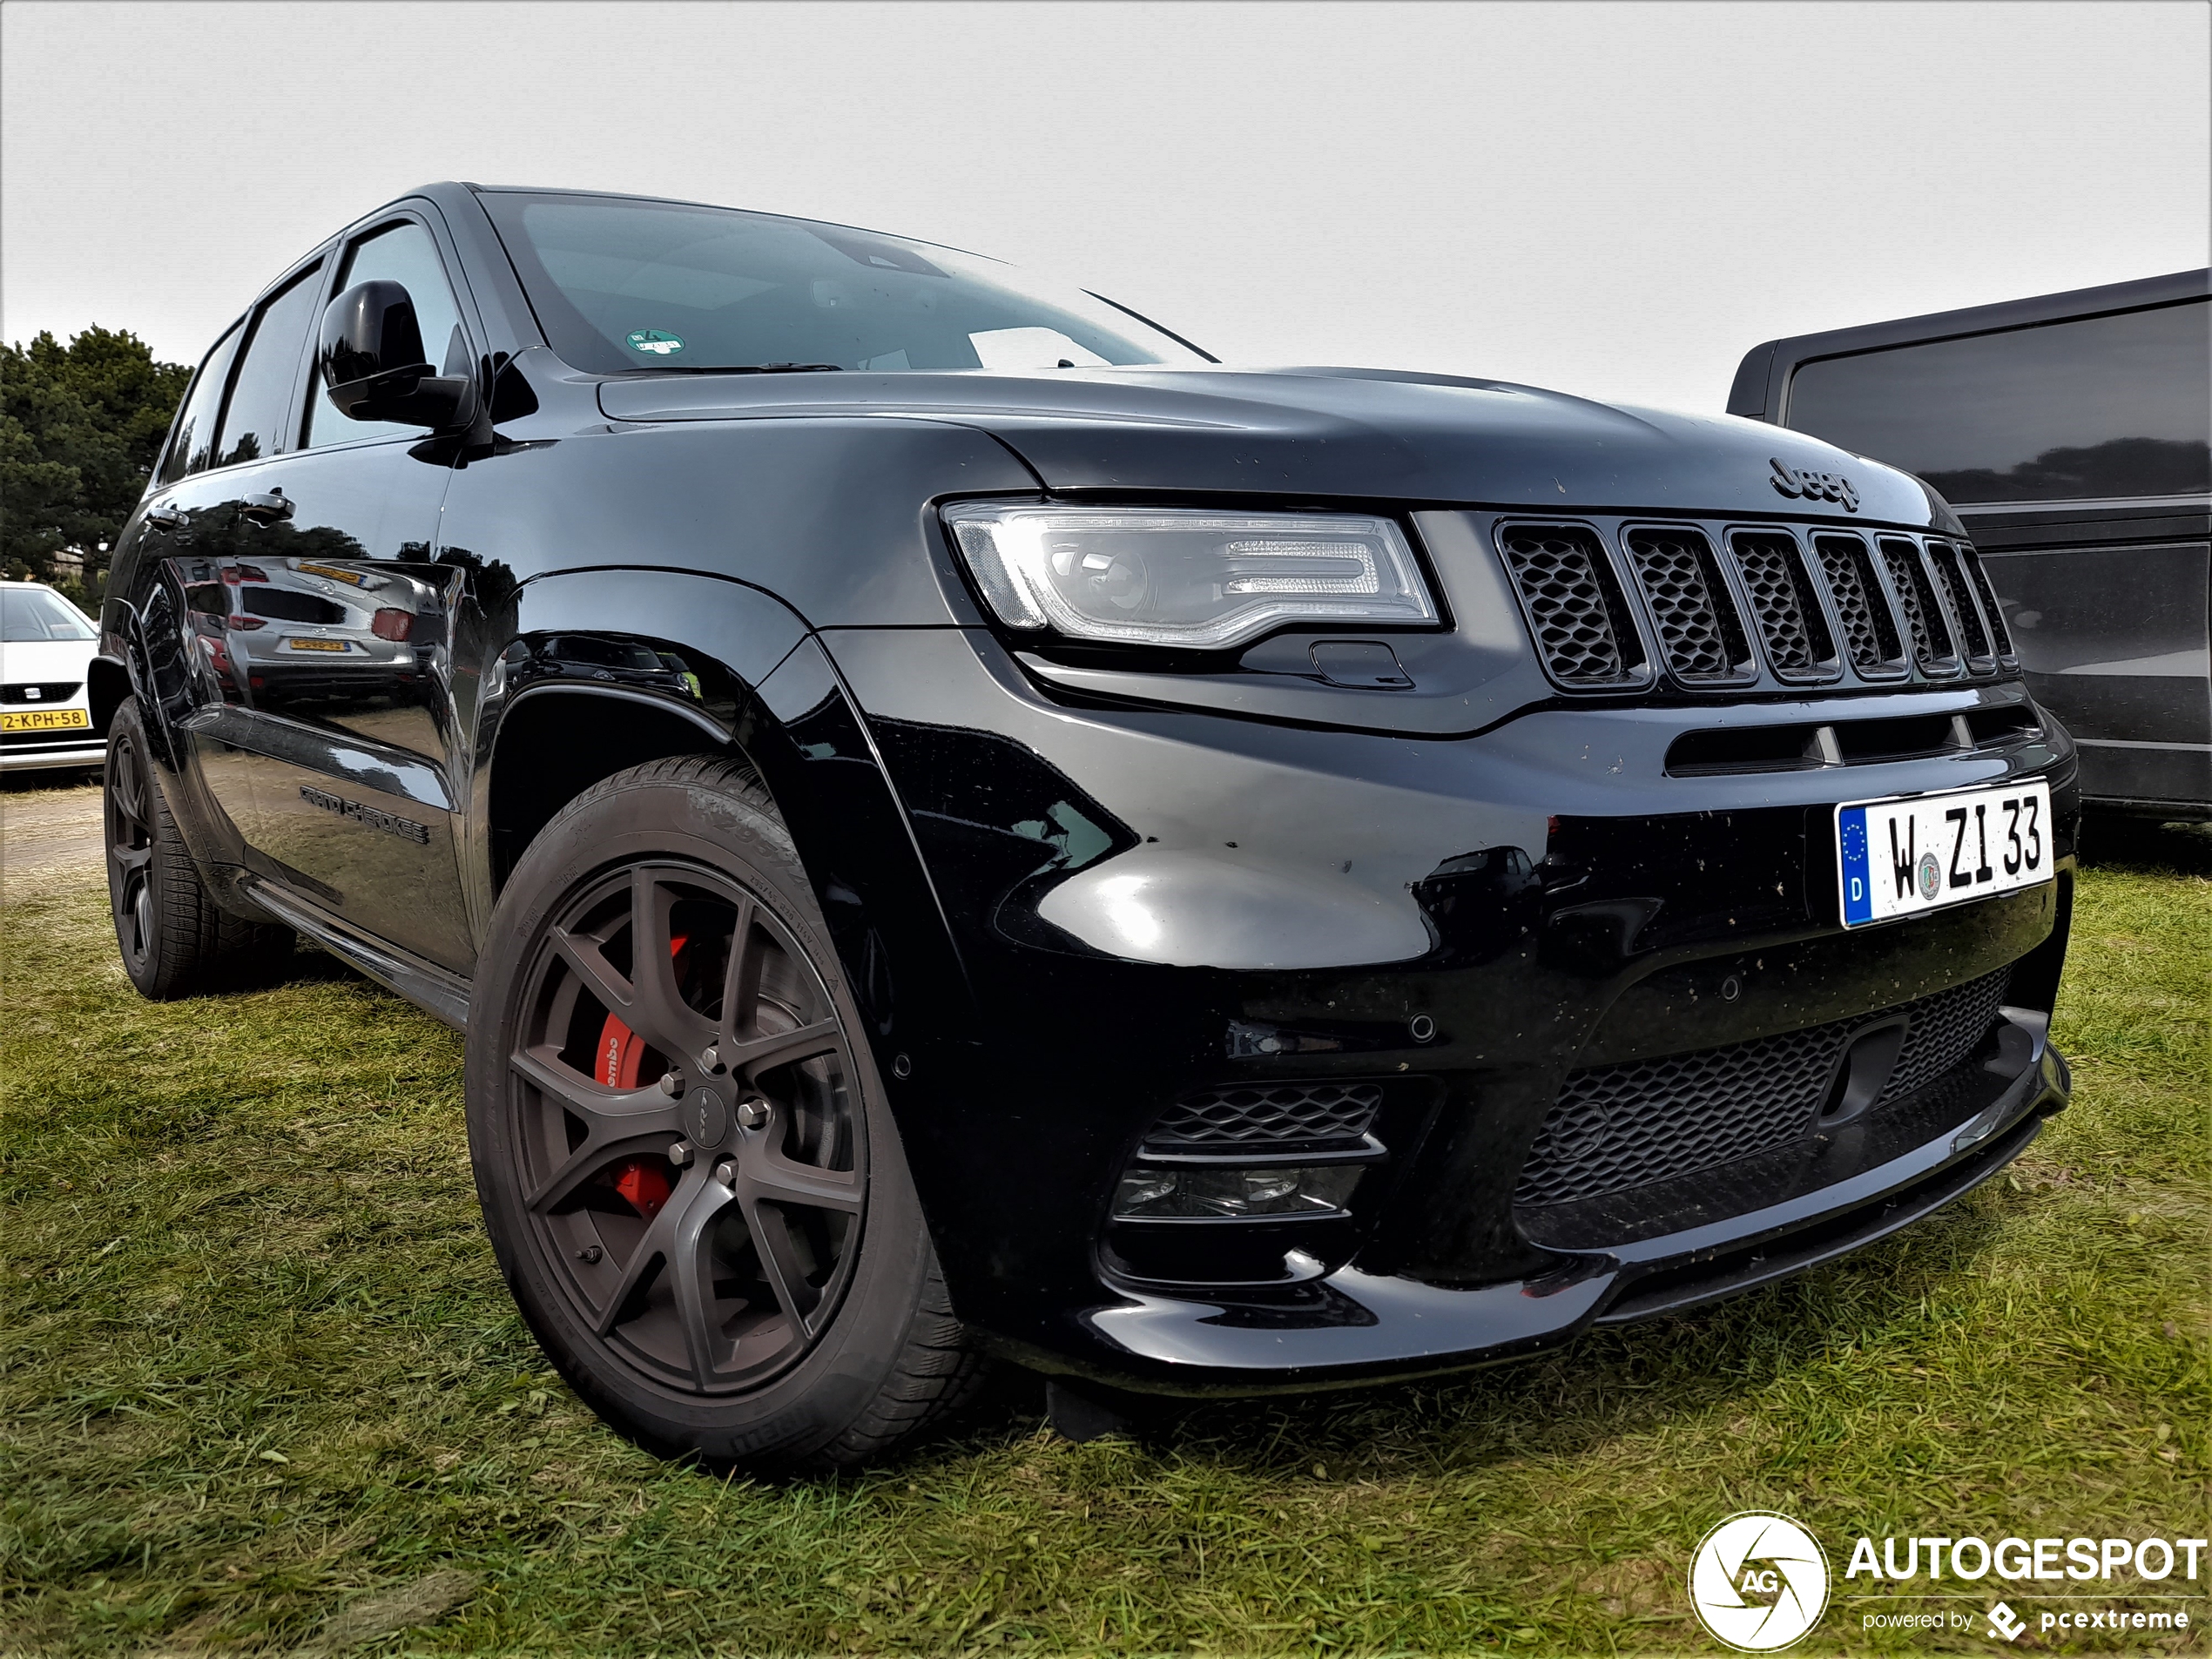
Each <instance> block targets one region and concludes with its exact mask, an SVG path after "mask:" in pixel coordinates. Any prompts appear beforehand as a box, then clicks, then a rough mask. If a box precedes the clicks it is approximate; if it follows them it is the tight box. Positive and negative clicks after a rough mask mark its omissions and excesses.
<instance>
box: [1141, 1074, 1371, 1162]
mask: <svg viewBox="0 0 2212 1659" xmlns="http://www.w3.org/2000/svg"><path fill="white" fill-rule="evenodd" d="M1381 1105H1382V1089H1381V1087H1380V1085H1379V1084H1376V1083H1334V1082H1285V1083H1268V1084H1260V1085H1255V1086H1253V1087H1251V1088H1244V1089H1208V1090H1206V1091H1205V1093H1204V1094H1201V1095H1192V1096H1188V1097H1187V1098H1185V1099H1183V1100H1179V1101H1177V1103H1175V1104H1174V1105H1172V1106H1170V1108H1168V1109H1167V1110H1166V1111H1165V1112H1163V1113H1162V1114H1161V1116H1160V1121H1159V1122H1158V1123H1155V1124H1153V1125H1152V1128H1151V1131H1150V1133H1149V1134H1147V1135H1146V1136H1145V1137H1144V1144H1145V1145H1146V1146H1148V1147H1152V1146H1157V1147H1192V1146H1204V1147H1251V1148H1254V1149H1258V1148H1263V1147H1268V1146H1275V1145H1285V1144H1290V1145H1297V1144H1302V1143H1305V1142H1308V1141H1356V1140H1358V1139H1359V1137H1360V1136H1363V1135H1365V1134H1366V1132H1367V1126H1368V1125H1369V1124H1370V1123H1373V1122H1374V1118H1375V1112H1376V1110H1377V1109H1379V1107H1380V1106H1381Z"/></svg>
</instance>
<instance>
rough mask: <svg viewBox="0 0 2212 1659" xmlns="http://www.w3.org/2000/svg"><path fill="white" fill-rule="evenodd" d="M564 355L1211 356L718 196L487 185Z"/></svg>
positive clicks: (1012, 284) (845, 360)
mask: <svg viewBox="0 0 2212 1659" xmlns="http://www.w3.org/2000/svg"><path fill="white" fill-rule="evenodd" d="M480 199H481V200H482V202H483V204H484V206H485V207H486V208H487V209H488V210H489V212H490V213H491V217H492V219H493V222H494V223H495V224H496V225H497V226H498V227H499V233H500V235H501V237H502V239H504V240H505V242H506V244H507V251H508V253H509V254H510V255H511V256H512V257H513V259H514V261H515V266H516V270H517V271H518V272H519V273H521V276H522V279H523V287H524V288H525V289H527V290H528V291H529V300H530V305H531V307H532V308H533V309H535V310H536V313H537V319H538V321H539V322H540V323H541V324H542V325H543V327H544V329H545V333H546V337H547V339H548V340H549V341H550V342H551V344H552V347H553V349H554V350H555V351H556V352H558V353H559V354H561V356H562V357H563V359H565V360H566V361H569V362H570V363H572V364H574V365H575V366H576V367H577V368H582V369H586V370H589V371H591V372H593V373H597V374H619V373H622V372H624V371H625V370H636V369H651V368H795V367H802V366H803V367H812V368H842V369H958V368H1000V369H1029V368H1081V367H1086V366H1091V365H1096V364H1102V363H1175V364H1194V363H1202V362H1204V361H1208V360H1207V359H1206V358H1205V357H1204V355H1203V354H1200V353H1199V352H1197V351H1195V350H1193V349H1192V348H1191V347H1189V346H1186V345H1184V343H1182V342H1181V341H1177V339H1175V338H1174V337H1173V336H1172V335H1170V334H1163V333H1162V332H1161V331H1160V330H1159V329H1157V328H1155V327H1151V326H1150V324H1147V323H1145V322H1143V321H1141V320H1139V319H1137V318H1136V317H1133V316H1131V315H1130V314H1128V313H1127V312H1125V311H1123V310H1121V309H1120V308H1118V307H1115V306H1111V305H1108V304H1107V303H1106V302H1105V301H1103V300H1096V299H1094V298H1092V297H1091V296H1090V295H1089V294H1087V293H1081V292H1079V291H1076V290H1073V289H1070V290H1069V291H1067V292H1064V293H1053V292H1049V291H1048V290H1047V289H1045V288H1044V287H1041V286H1038V285H1035V284H1032V283H1030V282H1028V281H1027V280H1024V279H1023V278H1022V275H1021V273H1018V272H1016V271H1015V269H1014V268H1013V267H1012V266H1005V265H1001V264H999V263H998V262H997V261H996V260H985V259H979V258H977V257H976V256H974V254H970V253H955V252H954V251H953V250H952V249H950V248H941V247H932V246H929V245H928V244H927V243H923V242H907V241H900V240H899V239H896V238H894V237H888V236H879V235H877V234H876V233H874V232H873V231H853V230H846V229H843V228H841V227H840V226H834V225H817V224H814V223H813V222H811V221H809V220H806V219H780V218H777V217H775V216H773V215H771V214H765V213H743V212H735V211H733V210H732V209H729V208H722V207H686V206H678V205H676V204H673V203H662V202H631V201H617V200H610V199H605V198H600V197H576V196H535V195H530V194H529V193H527V192H516V191H487V192H483V194H482V197H481V198H480Z"/></svg>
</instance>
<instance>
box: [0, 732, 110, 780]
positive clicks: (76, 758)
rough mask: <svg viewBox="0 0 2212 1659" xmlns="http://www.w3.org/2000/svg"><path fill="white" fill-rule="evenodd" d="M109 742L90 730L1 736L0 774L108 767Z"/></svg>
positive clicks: (15, 733)
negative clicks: (45, 768)
mask: <svg viewBox="0 0 2212 1659" xmlns="http://www.w3.org/2000/svg"><path fill="white" fill-rule="evenodd" d="M106 761H107V743H106V741H105V739H104V738H101V737H100V736H99V735H98V733H97V732H92V731H91V730H90V729H74V730H64V731H60V732H7V733H5V734H4V735H0V772H35V771H37V770H39V769H41V768H44V767H56V768H58V767H64V766H69V767H80V766H98V765H105V764H106Z"/></svg>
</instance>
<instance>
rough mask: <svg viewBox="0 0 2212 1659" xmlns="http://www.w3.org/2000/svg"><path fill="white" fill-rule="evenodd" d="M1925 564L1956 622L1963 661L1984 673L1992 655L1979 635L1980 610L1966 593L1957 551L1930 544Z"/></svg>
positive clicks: (1942, 544) (1943, 544)
mask: <svg viewBox="0 0 2212 1659" xmlns="http://www.w3.org/2000/svg"><path fill="white" fill-rule="evenodd" d="M1928 562H1929V563H1932V564H1933V565H1934V566H1935V568H1936V575H1937V576H1939V577H1941V578H1942V580H1943V597H1945V598H1946V599H1948V600H1950V601H1951V614H1952V616H1953V617H1957V618H1958V619H1959V634H1960V635H1961V636H1962V637H1961V640H1960V643H1961V644H1964V645H1965V646H1966V659H1967V660H1968V661H1969V662H1971V663H1973V664H1975V665H1976V666H1977V667H1979V668H1981V669H1985V670H1986V669H1987V668H1988V667H1989V666H1990V665H1991V658H1992V657H1993V655H1994V653H1993V652H1992V651H1990V649H1989V636H1988V635H1987V634H1986V633H1985V632H1983V631H1982V625H1981V612H1980V610H1979V607H1977V606H1976V605H1975V604H1974V596H1973V594H1972V593H1971V592H1970V591H1968V590H1967V587H1966V572H1965V571H1964V570H1960V569H1959V550H1958V549H1956V548H1954V547H1952V545H1951V544H1950V543H1948V542H1931V543H1928Z"/></svg>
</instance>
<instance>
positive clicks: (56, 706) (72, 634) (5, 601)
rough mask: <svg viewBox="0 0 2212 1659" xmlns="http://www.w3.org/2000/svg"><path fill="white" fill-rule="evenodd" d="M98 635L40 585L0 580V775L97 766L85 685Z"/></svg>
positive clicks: (101, 745) (100, 758) (102, 750)
mask: <svg viewBox="0 0 2212 1659" xmlns="http://www.w3.org/2000/svg"><path fill="white" fill-rule="evenodd" d="M99 643H100V636H99V631H98V629H97V628H95V627H93V625H92V624H91V622H90V621H89V620H87V619H86V617H85V615H84V612H83V611H81V610H78V608H77V607H76V606H75V605H73V604H71V603H70V602H69V601H68V600H66V599H64V597H62V596H61V595H60V594H58V593H57V592H55V591H54V590H53V589H51V588H50V587H48V586H47V585H46V584H45V583H43V582H0V772H19V771H29V770H30V769H31V768H33V767H38V766H97V765H101V764H102V763H103V762H104V761H105V759H107V745H106V743H105V741H104V740H103V739H102V738H100V736H99V735H98V733H97V732H94V731H93V730H92V705H91V696H90V694H89V691H88V689H87V687H86V684H85V682H86V681H87V680H88V679H89V678H91V674H90V668H91V661H92V656H93V653H94V652H95V651H98V649H99Z"/></svg>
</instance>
